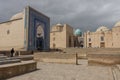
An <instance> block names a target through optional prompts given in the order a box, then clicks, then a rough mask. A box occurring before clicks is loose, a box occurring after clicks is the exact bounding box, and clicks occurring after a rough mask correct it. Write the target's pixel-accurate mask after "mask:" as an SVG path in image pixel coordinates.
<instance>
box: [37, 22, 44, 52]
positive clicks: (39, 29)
mask: <svg viewBox="0 0 120 80" xmlns="http://www.w3.org/2000/svg"><path fill="white" fill-rule="evenodd" d="M43 27H44V25H43V24H42V23H40V22H37V23H36V40H35V44H36V45H35V46H36V49H37V50H43V48H44V29H43Z"/></svg>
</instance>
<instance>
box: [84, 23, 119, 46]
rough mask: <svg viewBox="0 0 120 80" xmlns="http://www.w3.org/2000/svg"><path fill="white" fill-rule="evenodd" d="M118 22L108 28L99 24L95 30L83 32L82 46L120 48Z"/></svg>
mask: <svg viewBox="0 0 120 80" xmlns="http://www.w3.org/2000/svg"><path fill="white" fill-rule="evenodd" d="M119 41H120V22H118V23H116V24H115V26H114V27H113V28H112V29H111V30H110V29H108V28H107V27H105V26H101V27H100V28H98V29H97V30H96V32H90V31H87V32H86V33H84V46H85V47H86V48H87V47H93V48H120V43H119Z"/></svg>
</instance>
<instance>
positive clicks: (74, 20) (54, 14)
mask: <svg viewBox="0 0 120 80" xmlns="http://www.w3.org/2000/svg"><path fill="white" fill-rule="evenodd" d="M119 3H120V0H0V21H5V20H7V19H9V18H10V17H11V16H12V15H14V14H16V13H17V12H20V11H22V9H23V8H24V7H25V6H27V5H30V6H32V7H34V8H35V9H37V10H39V11H40V12H42V13H44V14H46V15H48V16H49V17H50V18H51V25H52V24H56V23H67V24H70V25H71V26H73V27H74V28H80V29H81V30H82V31H87V30H91V31H94V30H96V29H97V28H98V27H99V26H102V25H105V26H108V27H109V28H111V27H113V25H114V24H115V23H116V22H117V21H119V20H120V15H119V14H120V8H119V7H120V5H119Z"/></svg>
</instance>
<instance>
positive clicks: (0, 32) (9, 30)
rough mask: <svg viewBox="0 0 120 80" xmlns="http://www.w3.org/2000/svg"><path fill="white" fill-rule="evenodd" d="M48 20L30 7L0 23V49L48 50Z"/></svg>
mask: <svg viewBox="0 0 120 80" xmlns="http://www.w3.org/2000/svg"><path fill="white" fill-rule="evenodd" d="M49 34H50V19H49V17H47V16H45V15H44V14H42V13H40V12H38V11H36V10H35V9H33V8H31V7H29V6H28V7H26V8H25V9H24V11H23V12H21V13H18V14H16V15H14V16H12V17H11V19H10V20H9V21H6V22H2V23H0V49H1V50H10V49H11V48H14V49H15V50H38V49H41V50H48V49H49V37H50V36H49Z"/></svg>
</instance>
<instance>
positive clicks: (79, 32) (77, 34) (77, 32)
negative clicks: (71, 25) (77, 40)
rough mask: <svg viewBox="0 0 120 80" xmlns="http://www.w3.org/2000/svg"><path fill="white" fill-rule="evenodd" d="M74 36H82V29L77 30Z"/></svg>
mask: <svg viewBox="0 0 120 80" xmlns="http://www.w3.org/2000/svg"><path fill="white" fill-rule="evenodd" d="M74 35H75V36H81V35H82V32H81V30H80V29H76V30H75V32H74Z"/></svg>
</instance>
